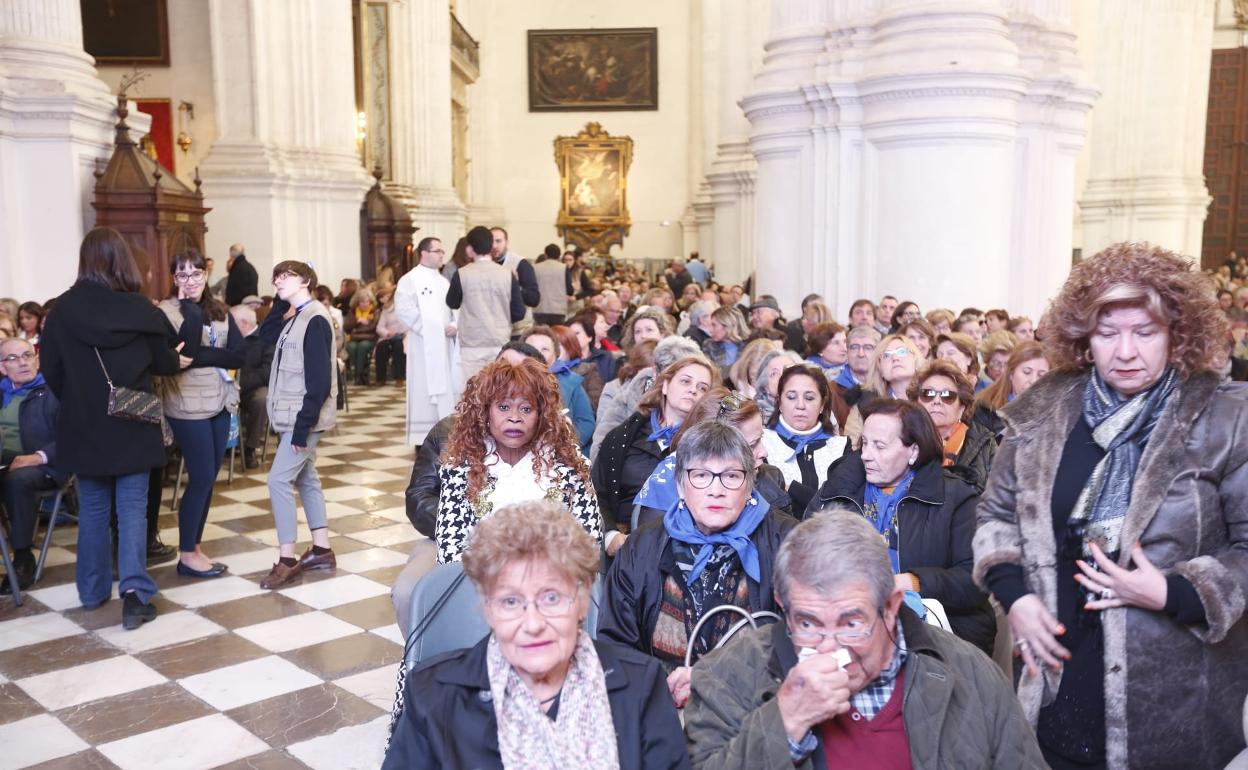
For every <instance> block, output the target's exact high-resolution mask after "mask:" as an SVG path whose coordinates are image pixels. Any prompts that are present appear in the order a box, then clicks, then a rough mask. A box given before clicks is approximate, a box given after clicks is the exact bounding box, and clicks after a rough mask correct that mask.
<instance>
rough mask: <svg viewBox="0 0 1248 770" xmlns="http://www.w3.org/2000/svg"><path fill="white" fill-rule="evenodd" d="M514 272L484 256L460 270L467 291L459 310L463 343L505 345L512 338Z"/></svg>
mask: <svg viewBox="0 0 1248 770" xmlns="http://www.w3.org/2000/svg"><path fill="white" fill-rule="evenodd" d="M511 281H512V277H511V271H510V270H508V269H507V268H505V267H503V266H502V265H498V264H495V263H494V261H493V260H489V259H481V260H477V261H475V262H472V263H470V264H467V265H464V266H463V267H461V268H460V269H459V285H460V288H461V289H462V290H463V293H464V301H463V304H462V305H460V312H459V344H460V345H462V346H464V347H466V348H501V347H502V346H503V345H505V344H507V341H508V340H510V339H511Z"/></svg>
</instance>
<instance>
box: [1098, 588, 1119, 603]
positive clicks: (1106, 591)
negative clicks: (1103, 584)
mask: <svg viewBox="0 0 1248 770" xmlns="http://www.w3.org/2000/svg"><path fill="white" fill-rule="evenodd" d="M1117 596H1118V595H1117V594H1116V593H1114V589H1112V588H1102V589H1101V599H1103V600H1106V601H1108V600H1109V599H1114V598H1117Z"/></svg>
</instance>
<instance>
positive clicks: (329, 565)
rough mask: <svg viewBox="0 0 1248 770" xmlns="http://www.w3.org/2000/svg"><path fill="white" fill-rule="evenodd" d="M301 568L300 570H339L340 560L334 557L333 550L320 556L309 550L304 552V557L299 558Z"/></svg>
mask: <svg viewBox="0 0 1248 770" xmlns="http://www.w3.org/2000/svg"><path fill="white" fill-rule="evenodd" d="M299 567H300V569H337V567H338V559H337V558H336V557H335V556H334V551H333V549H330V550H329V552H328V553H323V554H320V555H319V556H318V555H317V554H315V553H313V552H312V549H311V548H309V549H308V550H306V551H304V552H303V556H300V557H299Z"/></svg>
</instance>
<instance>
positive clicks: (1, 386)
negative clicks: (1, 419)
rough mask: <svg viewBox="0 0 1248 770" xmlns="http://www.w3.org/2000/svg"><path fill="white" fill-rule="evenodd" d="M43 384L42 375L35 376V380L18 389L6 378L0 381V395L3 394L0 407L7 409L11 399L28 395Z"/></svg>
mask: <svg viewBox="0 0 1248 770" xmlns="http://www.w3.org/2000/svg"><path fill="white" fill-rule="evenodd" d="M43 384H44V382H43V375H42V374H36V375H35V379H33V380H31V381H30V382H28V383H26V384H25V385H22V386H20V387H19V386H17V385H14V384H13V380H10V379H9V378H8V377H5V378H4V379H3V380H0V394H3V404H0V406H3V407H7V406H8V405H9V402H11V401H12V400H13V399H15V398H17V397H18V396H21V395H25V394H26V393H29V392H30V391H32V390H34V389H35V388H37V387H39V386H40V385H43Z"/></svg>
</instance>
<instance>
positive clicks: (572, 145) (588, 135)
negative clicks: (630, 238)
mask: <svg viewBox="0 0 1248 770" xmlns="http://www.w3.org/2000/svg"><path fill="white" fill-rule="evenodd" d="M632 159H633V140H632V139H630V138H629V137H627V136H611V134H610V133H608V132H607V131H606V130H605V129H603V127H602V126H601V125H599V124H598V123H588V124H586V126H585V128H584V129H583V130H582V131H581V132H580V133H578V134H577V135H576V136H561V137H558V138H556V139H555V165H556V166H557V167H558V168H559V187H560V192H561V205H560V207H559V216H558V219H557V220H556V221H555V226H556V227H557V228H559V230H560V232H561V233H562V234H563V235H564V238H565V239H566V240H567V241H568V242H569V243H573V244H576V245H578V246H580V247H581V248H582V249H585V250H587V251H593V252H597V253H606V252H607V251H609V249H610V247H611V246H613V245H618V244H622V243H623V241H624V236H626V235H628V231H629V226H630V225H631V220H630V218H629V214H628V167H629V165H630V164H631V163H632Z"/></svg>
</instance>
